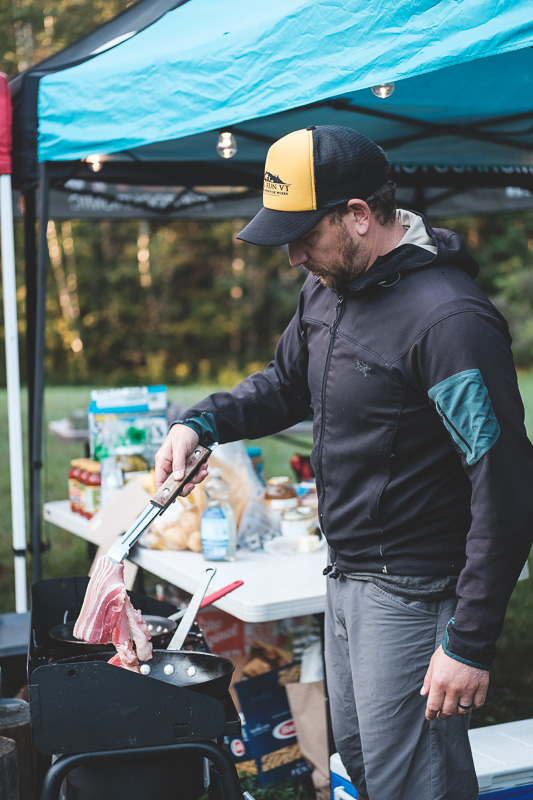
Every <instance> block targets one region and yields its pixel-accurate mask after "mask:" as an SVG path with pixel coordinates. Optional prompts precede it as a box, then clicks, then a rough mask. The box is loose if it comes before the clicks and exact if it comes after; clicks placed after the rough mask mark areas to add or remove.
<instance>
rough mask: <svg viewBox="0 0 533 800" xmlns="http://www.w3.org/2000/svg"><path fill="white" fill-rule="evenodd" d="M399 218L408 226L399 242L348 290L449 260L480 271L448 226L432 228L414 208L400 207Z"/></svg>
mask: <svg viewBox="0 0 533 800" xmlns="http://www.w3.org/2000/svg"><path fill="white" fill-rule="evenodd" d="M397 216H398V220H399V221H400V223H401V224H402V225H403V227H404V229H405V235H404V237H403V239H402V240H401V241H400V243H399V244H398V245H397V246H396V247H395V248H394V250H391V251H390V252H389V253H385V255H382V256H379V257H378V258H377V259H376V260H375V261H374V263H373V264H372V265H371V266H370V267H369V268H368V269H367V270H366V272H364V273H363V274H362V275H360V276H359V277H358V278H356V280H354V281H352V282H351V283H350V284H349V285H348V286H347V287H346V289H347V290H348V291H350V292H360V291H363V290H364V289H367V288H369V287H371V286H375V285H377V284H382V283H390V282H393V281H395V280H398V279H399V277H401V275H402V273H404V272H407V271H409V272H411V271H413V270H417V269H422V268H424V267H428V266H432V267H433V266H438V265H439V264H441V263H446V264H447V266H455V267H459V268H460V269H463V270H464V271H465V272H466V273H468V275H470V276H471V277H472V278H476V277H477V275H478V274H479V266H478V263H477V261H476V260H475V258H473V257H472V256H471V255H470V254H469V252H468V251H467V249H466V245H465V243H464V241H463V239H462V238H461V237H460V236H459V235H458V234H457V233H454V232H453V231H449V230H447V229H446V228H432V227H431V226H430V225H428V223H427V221H426V219H425V217H424V216H423V215H422V214H418V213H416V212H414V211H405V210H404V209H398V211H397Z"/></svg>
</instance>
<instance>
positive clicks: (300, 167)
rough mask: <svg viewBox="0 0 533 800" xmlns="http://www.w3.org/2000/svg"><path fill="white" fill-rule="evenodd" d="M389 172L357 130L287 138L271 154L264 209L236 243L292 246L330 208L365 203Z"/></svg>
mask: <svg viewBox="0 0 533 800" xmlns="http://www.w3.org/2000/svg"><path fill="white" fill-rule="evenodd" d="M389 171H390V168H389V162H388V160H387V156H386V155H385V153H384V152H383V150H382V149H381V147H380V146H379V145H377V144H376V143H375V142H373V141H371V140H370V139H367V137H366V136H363V134H362V133H359V132H358V131H355V130H353V128H344V127H341V126H340V125H319V126H311V127H310V128H306V129H305V130H299V131H294V132H293V133H289V134H288V135H287V136H284V137H283V138H282V139H278V141H277V142H274V144H273V145H272V146H271V147H270V149H269V151H268V153H267V157H266V162H265V177H264V182H263V208H262V209H261V211H259V212H258V213H257V214H256V215H255V217H254V218H253V219H252V220H251V222H249V223H248V225H247V226H246V227H245V228H244V229H243V230H242V231H241V232H240V233H239V234H237V238H238V239H243V240H244V241H245V242H251V243H252V244H260V245H267V246H268V245H269V246H274V245H281V244H288V243H289V242H293V241H294V240H295V239H298V238H299V237H300V236H304V235H305V234H306V233H307V232H308V231H310V230H311V228H314V226H315V225H316V224H317V223H318V222H319V221H320V220H321V219H322V217H323V216H324V215H325V214H326V213H327V211H328V210H329V209H330V208H333V207H334V206H337V205H340V204H341V203H344V202H347V201H348V200H351V199H352V198H359V199H361V200H366V198H367V197H370V195H371V194H373V193H374V192H375V191H376V190H377V189H379V188H380V187H381V186H383V184H384V183H385V182H386V181H387V178H388V177H389Z"/></svg>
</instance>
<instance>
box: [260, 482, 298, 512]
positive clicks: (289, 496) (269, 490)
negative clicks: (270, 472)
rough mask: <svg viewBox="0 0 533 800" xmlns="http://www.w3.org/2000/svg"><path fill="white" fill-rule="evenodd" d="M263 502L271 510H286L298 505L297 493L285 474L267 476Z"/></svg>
mask: <svg viewBox="0 0 533 800" xmlns="http://www.w3.org/2000/svg"><path fill="white" fill-rule="evenodd" d="M265 503H266V504H267V505H268V506H270V508H271V509H272V511H280V512H282V511H286V510H287V509H290V508H297V507H298V494H297V492H296V489H295V488H294V486H293V484H292V482H291V479H290V478H289V477H287V476H286V475H280V476H278V477H275V478H269V479H268V480H267V485H266V489H265Z"/></svg>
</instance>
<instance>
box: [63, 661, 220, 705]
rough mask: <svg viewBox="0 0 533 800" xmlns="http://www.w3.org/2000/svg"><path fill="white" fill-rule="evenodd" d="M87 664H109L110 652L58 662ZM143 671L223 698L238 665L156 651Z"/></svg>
mask: <svg viewBox="0 0 533 800" xmlns="http://www.w3.org/2000/svg"><path fill="white" fill-rule="evenodd" d="M87 661H109V652H107V651H106V652H99V653H87V654H85V655H80V656H76V657H74V658H66V659H62V660H61V661H60V662H59V663H61V664H67V663H68V664H72V665H75V664H80V663H86V662H87ZM140 669H141V674H143V675H146V676H148V677H150V678H155V679H156V680H160V681H165V683H171V684H172V685H173V686H180V687H185V688H186V689H192V690H194V691H197V692H201V693H202V694H207V695H209V696H210V697H215V698H218V699H221V698H224V697H225V695H226V693H227V690H228V688H229V685H230V683H231V678H232V676H233V672H234V670H235V665H234V664H233V663H232V662H231V661H230V660H229V659H227V658H224V657H223V656H218V655H215V654H214V653H196V652H194V651H192V650H153V651H152V658H151V659H150V661H142V662H140Z"/></svg>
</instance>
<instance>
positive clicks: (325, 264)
mask: <svg viewBox="0 0 533 800" xmlns="http://www.w3.org/2000/svg"><path fill="white" fill-rule="evenodd" d="M288 250H289V261H290V264H291V266H293V267H295V266H300V265H302V266H303V267H305V269H307V270H309V272H311V273H312V274H313V275H316V276H317V277H318V278H320V282H321V283H322V285H323V286H326V287H327V288H329V289H337V290H340V289H342V288H343V287H344V286H346V284H348V283H350V282H351V281H353V280H354V279H355V278H357V276H358V275H361V274H362V273H363V272H364V271H365V270H366V269H367V267H368V254H367V252H366V245H365V243H364V241H363V239H362V238H361V237H360V236H358V234H357V233H356V232H352V231H351V230H350V229H349V228H348V225H347V217H342V218H341V219H340V220H339V219H332V218H331V217H330V216H329V215H326V216H325V217H323V218H322V219H321V220H320V222H319V223H318V225H315V227H314V228H312V229H311V230H310V231H309V233H307V234H306V235H305V236H302V238H301V239H296V240H295V241H294V242H290V244H289V245H288Z"/></svg>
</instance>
